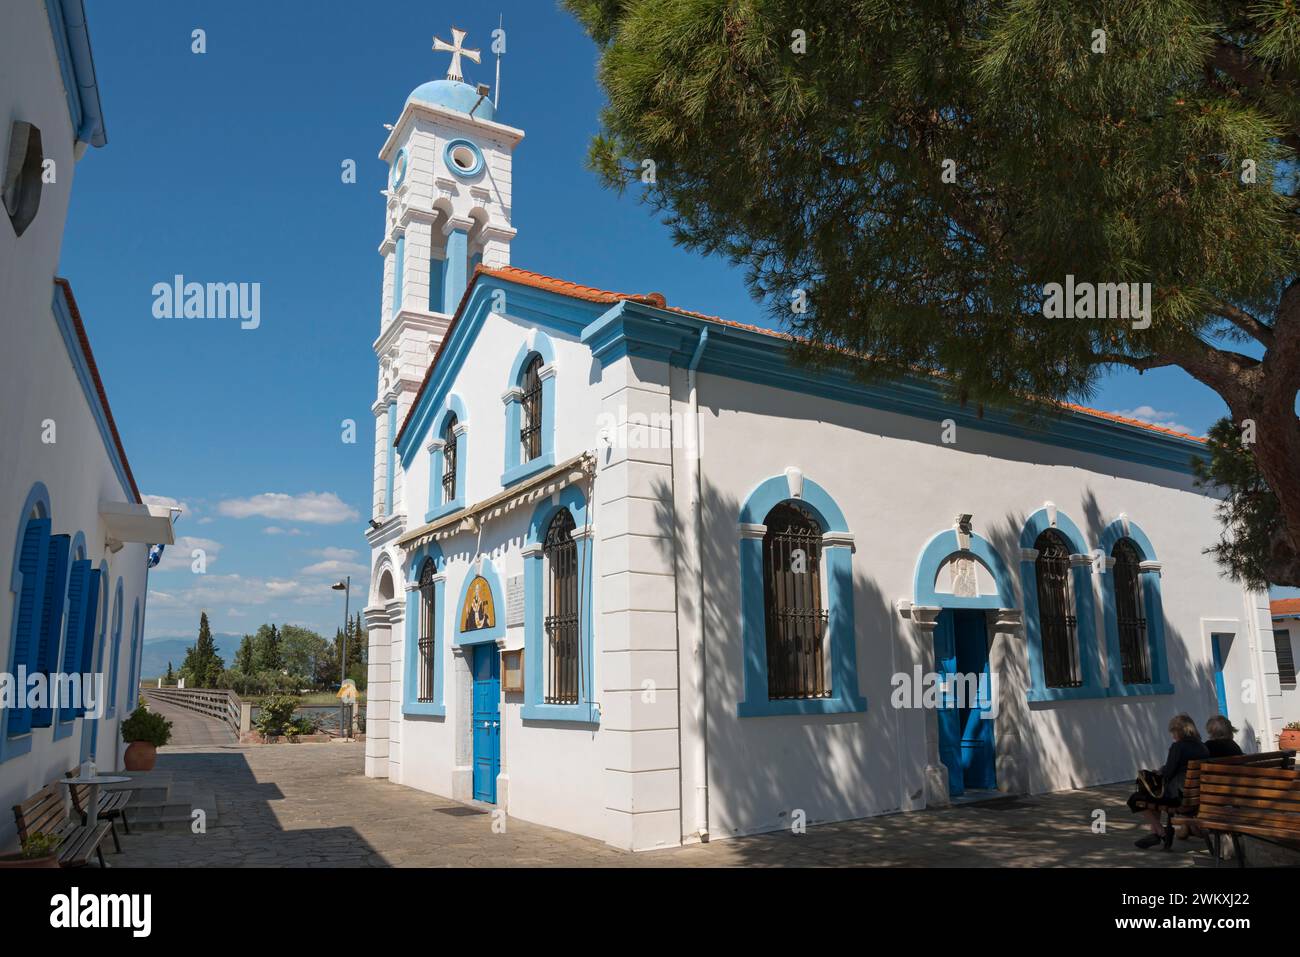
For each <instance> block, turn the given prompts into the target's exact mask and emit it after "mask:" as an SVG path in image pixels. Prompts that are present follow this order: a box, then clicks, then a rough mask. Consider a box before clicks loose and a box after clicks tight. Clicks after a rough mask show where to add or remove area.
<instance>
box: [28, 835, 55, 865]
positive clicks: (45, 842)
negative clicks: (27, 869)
mask: <svg viewBox="0 0 1300 957" xmlns="http://www.w3.org/2000/svg"><path fill="white" fill-rule="evenodd" d="M58 846H59V838H58V837H57V836H56V835H54V834H46V833H45V832H44V831H33V832H32V833H31V834H28V835H27V837H25V838H24V839H23V852H22V853H23V858H24V859H26V860H29V861H30V860H34V859H36V858H38V857H49V856H50V855H51V854H53V853H54V851H55V850H56V849H57V848H58Z"/></svg>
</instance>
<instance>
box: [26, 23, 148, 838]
mask: <svg viewBox="0 0 1300 957" xmlns="http://www.w3.org/2000/svg"><path fill="white" fill-rule="evenodd" d="M5 26H6V29H5V30H4V31H2V32H0V120H2V121H3V127H2V128H0V157H4V156H7V154H8V137H9V130H10V122H11V121H12V120H19V119H21V120H26V121H28V122H31V123H34V124H36V125H37V126H39V127H40V128H41V134H42V146H43V151H44V153H45V155H46V156H47V157H50V158H53V159H54V160H55V163H56V179H55V182H54V183H46V184H45V185H44V188H43V190H42V193H41V204H40V210H39V213H38V215H37V217H36V219H35V221H34V222H33V223H32V225H31V226H30V227H28V229H27V231H26V232H25V233H24V234H23V235H22V236H21V237H18V236H15V234H14V231H13V229H12V228H11V225H10V222H9V219H8V217H7V216H5V215H3V214H0V318H2V319H3V324H4V329H5V334H6V335H5V340H6V348H5V349H4V350H2V351H0V423H2V424H3V434H4V436H5V453H4V455H3V456H0V668H4V669H8V666H9V662H10V660H11V653H12V644H13V631H12V623H13V620H14V600H15V594H14V592H13V591H12V589H11V586H12V584H13V582H14V574H13V572H14V559H15V553H16V549H17V545H18V536H19V534H20V529H21V524H22V522H23V520H24V519H25V516H24V515H22V514H21V511H22V507H23V503H24V502H25V501H26V499H27V496H28V493H29V492H30V491H31V489H32V488H33V486H34V485H35V484H36V483H37V482H41V483H43V484H44V485H45V487H46V489H47V490H48V493H49V500H50V505H51V514H50V517H51V519H52V532H53V534H55V535H63V534H66V535H70V536H73V537H75V536H76V535H77V533H78V532H80V533H82V534H84V536H85V546H86V557H87V558H89V559H90V560H91V562H92V565H93V567H95V568H101V567H106V568H107V575H106V576H105V578H104V581H103V587H105V588H107V589H108V594H109V599H110V603H109V614H110V616H111V615H112V604H111V600H112V596H113V595H114V594H115V593H116V586H117V582H118V580H119V579H120V580H121V581H122V587H123V605H124V609H123V616H122V617H123V624H122V639H121V644H120V650H119V660H118V665H117V674H118V681H119V686H118V692H117V696H118V704H117V717H116V718H114V719H112V720H103V721H100V722H99V732H98V753H97V755H96V760H97V764H98V766H99V767H100V768H102V769H115V768H120V767H121V754H122V751H123V750H124V745H123V744H122V743H121V741H120V734H119V731H118V728H119V722H120V719H121V717H123V716H124V715H125V714H127V713H129V711H130V710H131V707H132V706H133V704H134V703H133V701H132V700H131V696H130V691H129V690H128V689H127V687H126V686H127V681H128V675H129V674H131V673H132V672H133V670H134V671H136V672H137V673H138V668H139V658H138V656H139V654H140V652H141V650H142V648H143V640H140V641H138V642H137V643H136V654H137V659H136V661H135V662H134V666H135V667H134V669H133V667H132V664H133V663H132V662H131V661H130V660H129V658H130V653H131V645H132V642H131V618H132V609H133V608H134V607H135V604H136V603H137V602H138V603H139V606H140V619H139V629H140V634H141V639H142V638H143V631H144V612H145V609H144V605H145V598H144V596H145V589H146V571H145V563H146V559H147V551H148V549H147V546H145V545H125V546H123V547H122V548H121V549H120V550H119V551H117V552H116V553H112V552H109V551H108V549H107V548H106V547H105V531H104V528H103V526H102V524H101V521H100V518H99V503H100V502H101V501H114V502H125V501H128V500H130V501H133V500H134V498H133V496H129V493H128V492H127V491H126V490H125V489H124V488H123V486H122V483H121V481H120V480H119V477H118V475H117V473H116V471H115V469H114V468H113V464H112V459H111V458H110V454H111V453H110V451H109V449H108V448H106V446H105V443H104V440H103V437H102V435H101V433H100V430H99V427H98V425H97V424H96V420H95V418H94V415H93V413H92V411H91V405H90V404H89V401H90V400H88V398H87V396H86V394H85V392H84V391H83V389H82V385H81V383H80V381H79V380H78V377H77V374H76V372H75V370H74V366H73V364H72V360H71V359H70V358H69V354H68V350H67V347H66V346H65V343H64V339H63V337H62V335H61V334H60V331H59V327H58V324H57V322H56V320H55V317H54V314H53V311H52V309H51V300H52V298H53V296H54V294H55V286H54V284H53V278H54V272H55V268H56V265H57V263H58V257H59V247H60V243H61V240H62V235H63V226H64V220H65V217H66V214H67V208H68V197H69V193H70V190H71V187H72V180H73V175H74V168H75V164H74V159H73V147H72V141H73V130H72V125H71V121H70V119H69V115H68V107H67V100H66V97H65V95H64V89H63V85H62V81H61V79H60V73H59V64H58V60H57V57H56V55H55V52H54V45H53V38H52V37H51V34H50V27H49V22H48V20H47V17H46V12H45V7H44V4H43V3H41V2H39V0H24V2H21V3H15V4H10V5H7V7H6V10H5ZM88 312H93V310H88ZM84 318H85V320H86V324H87V326H88V327H89V329H90V335H91V336H92V339H93V335H94V319H93V315H87V316H85V317H84ZM94 401H96V402H97V401H98V400H97V399H95V400H94ZM47 420H49V421H52V422H53V423H54V429H55V432H54V438H55V441H53V442H49V443H47V442H44V441H42V435H43V433H44V432H45V426H44V425H43V423H45V422H46V421H47ZM101 563H103V564H101ZM63 621H64V631H65V633H66V622H67V615H66V608H65V614H64V618H63ZM101 625H102V623H101V622H99V621H97V623H96V629H95V636H96V642H97V647H96V652H95V654H96V656H97V657H98V655H99V653H100V651H99V647H98V642H99V640H100V634H101V630H102V628H101ZM65 637H66V634H65ZM104 671H105V673H107V674H111V673H112V663H111V662H106V663H105V668H104ZM87 724H88V722H87V721H86V720H85V719H77V721H76V722H75V725H74V727H73V729H72V733H71V734H70V735H69V736H68V737H65V738H63V739H61V740H58V741H55V740H54V733H55V732H54V728H53V727H49V728H37V729H35V730H34V731H33V732H32V739H31V748H30V751H29V752H28V753H26V754H21V755H17V756H15V757H12V758H10V759H8V760H5V761H3V763H0V807H3V808H4V809H5V813H4V814H3V815H0V849H4V850H8V849H10V848H11V847H12V846H13V845H14V843H15V829H14V820H13V815H12V814H11V813H9V808H10V807H11V806H12V805H14V804H18V803H20V802H22V801H23V800H25V799H26V798H28V797H29V796H31V795H32V794H33V793H35V792H36V791H37V790H39V789H40V788H41V787H43V786H44V785H46V784H48V783H50V782H51V781H53V780H54V779H56V778H61V777H62V776H63V774H64V772H65V771H67V770H69V769H70V768H73V767H75V766H76V765H77V764H78V763H79V762H80V760H81V755H82V744H83V732H85V730H86V728H87Z"/></svg>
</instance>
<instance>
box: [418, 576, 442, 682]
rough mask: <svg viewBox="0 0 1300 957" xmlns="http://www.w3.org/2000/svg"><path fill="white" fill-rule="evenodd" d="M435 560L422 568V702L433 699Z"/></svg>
mask: <svg viewBox="0 0 1300 957" xmlns="http://www.w3.org/2000/svg"><path fill="white" fill-rule="evenodd" d="M433 575H434V568H433V562H432V561H429V560H426V561H425V563H424V567H423V568H421V569H420V638H419V656H420V658H419V667H420V674H419V685H420V687H419V694H418V698H417V700H419V701H421V702H431V701H433V670H434V666H435V661H434V658H435V655H434V641H433V636H434V624H435V622H436V621H437V619H436V618H435V617H434V616H435V615H436V614H437V608H435V607H434V584H433Z"/></svg>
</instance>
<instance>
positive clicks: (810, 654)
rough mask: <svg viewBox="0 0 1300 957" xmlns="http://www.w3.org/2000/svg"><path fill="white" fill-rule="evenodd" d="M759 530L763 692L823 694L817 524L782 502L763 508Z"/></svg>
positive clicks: (777, 697)
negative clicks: (764, 666) (764, 656)
mask: <svg viewBox="0 0 1300 957" xmlns="http://www.w3.org/2000/svg"><path fill="white" fill-rule="evenodd" d="M764 524H765V525H766V526H767V531H766V532H765V533H764V535H763V611H764V615H765V617H766V629H767V696H768V698H769V699H770V700H772V701H784V700H790V699H798V698H829V697H830V695H831V687H830V681H829V679H828V677H827V673H826V640H825V639H826V626H827V622H828V620H829V615H828V614H827V610H826V609H825V608H823V607H822V584H821V578H822V574H821V552H822V528H821V526H820V525H819V524H818V522H817V520H816V519H814V518H813V517H812V516H811V515H810V514H809V513H808V512H806V511H804V510H803V509H801V508H799V507H798V506H796V505H792V504H790V503H788V502H786V503H782V504H780V505H778V506H776V507H775V508H774V509H772V511H770V512H768V514H767V518H766V519H765V520H764Z"/></svg>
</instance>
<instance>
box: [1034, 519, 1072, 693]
mask: <svg viewBox="0 0 1300 957" xmlns="http://www.w3.org/2000/svg"><path fill="white" fill-rule="evenodd" d="M1034 548H1035V549H1036V550H1037V552H1038V557H1037V558H1036V559H1035V560H1034V569H1035V573H1036V577H1037V579H1038V621H1039V628H1040V630H1041V633H1042V643H1043V678H1044V681H1045V683H1046V685H1047V687H1049V688H1078V687H1081V686H1082V685H1083V674H1082V672H1081V671H1080V668H1079V644H1078V636H1077V634H1076V629H1077V626H1078V619H1077V618H1076V616H1075V613H1074V601H1073V598H1072V595H1071V591H1070V545H1069V542H1067V541H1066V539H1065V536H1064V535H1062V534H1061V533H1060V532H1058V531H1057V530H1056V529H1054V528H1049V529H1047V530H1046V531H1045V532H1043V533H1042V534H1041V535H1039V536H1038V540H1037V541H1036V542H1034Z"/></svg>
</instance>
